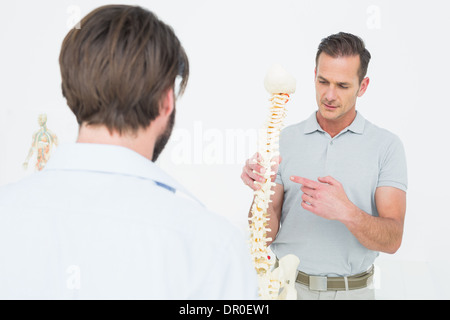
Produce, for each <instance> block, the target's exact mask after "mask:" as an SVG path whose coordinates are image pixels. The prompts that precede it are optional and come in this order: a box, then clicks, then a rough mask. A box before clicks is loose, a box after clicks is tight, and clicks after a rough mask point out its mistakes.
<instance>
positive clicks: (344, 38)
mask: <svg viewBox="0 0 450 320" xmlns="http://www.w3.org/2000/svg"><path fill="white" fill-rule="evenodd" d="M322 52H324V53H326V54H327V55H329V56H331V57H333V58H337V57H346V56H356V55H359V60H360V66H359V70H358V76H359V82H361V81H363V79H364V77H365V76H366V74H367V68H368V66H369V62H370V58H371V55H370V52H369V51H368V50H367V49H366V46H365V44H364V41H363V40H362V39H361V38H360V37H358V36H355V35H353V34H351V33H345V32H339V33H337V34H333V35H331V36H329V37H327V38H324V39H322V41H321V42H320V44H319V48H318V50H317V54H316V67H317V63H318V61H319V56H320V54H321V53H322Z"/></svg>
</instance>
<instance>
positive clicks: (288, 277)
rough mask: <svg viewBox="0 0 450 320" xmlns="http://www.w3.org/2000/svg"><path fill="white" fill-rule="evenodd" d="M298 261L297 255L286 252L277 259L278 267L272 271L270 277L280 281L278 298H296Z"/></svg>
mask: <svg viewBox="0 0 450 320" xmlns="http://www.w3.org/2000/svg"><path fill="white" fill-rule="evenodd" d="M299 263H300V260H299V258H297V256H295V255H293V254H288V255H286V256H284V257H283V258H281V259H280V260H279V261H278V267H277V268H275V269H274V270H273V271H272V274H271V276H272V278H273V279H276V280H278V281H279V282H280V288H281V291H280V292H279V294H278V300H296V299H297V290H296V289H295V280H296V278H297V267H298V265H299Z"/></svg>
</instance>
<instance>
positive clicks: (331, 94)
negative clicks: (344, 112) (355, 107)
mask: <svg viewBox="0 0 450 320" xmlns="http://www.w3.org/2000/svg"><path fill="white" fill-rule="evenodd" d="M325 98H326V99H327V100H328V101H330V102H331V101H334V100H336V88H334V86H329V87H328V89H327V92H326V95H325Z"/></svg>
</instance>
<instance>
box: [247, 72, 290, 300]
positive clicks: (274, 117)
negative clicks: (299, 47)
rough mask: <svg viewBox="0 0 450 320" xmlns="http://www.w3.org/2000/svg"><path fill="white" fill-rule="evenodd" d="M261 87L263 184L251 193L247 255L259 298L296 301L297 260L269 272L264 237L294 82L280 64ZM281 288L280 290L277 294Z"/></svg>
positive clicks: (270, 263) (282, 261) (270, 262)
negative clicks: (264, 100) (265, 111)
mask: <svg viewBox="0 0 450 320" xmlns="http://www.w3.org/2000/svg"><path fill="white" fill-rule="evenodd" d="M264 86H265V88H266V90H267V91H268V92H269V93H270V94H271V97H270V98H269V101H270V106H269V118H268V120H267V122H266V124H265V126H264V128H263V130H262V131H261V132H262V135H261V137H260V140H261V141H260V145H259V153H260V155H261V156H262V159H263V160H262V161H261V163H260V165H261V166H263V167H264V168H265V173H264V174H263V175H262V176H263V178H264V181H265V182H262V183H261V182H256V183H258V184H259V185H260V186H261V188H260V189H259V190H257V191H255V193H254V202H253V206H252V209H251V212H252V215H251V218H250V227H249V229H250V244H251V248H250V253H251V256H252V258H253V264H254V266H255V269H256V272H257V274H258V281H259V295H260V297H261V298H262V299H278V298H281V299H283V298H284V299H291V298H293V299H296V297H297V293H296V290H295V275H296V270H297V266H298V264H299V261H298V258H297V257H295V256H292V255H288V256H286V257H283V258H282V259H280V267H278V268H276V269H275V270H273V271H272V270H271V269H272V266H273V264H274V261H273V259H272V260H271V259H270V254H269V251H270V249H269V248H268V246H267V243H269V242H271V241H272V239H271V238H269V237H268V236H267V232H270V231H271V230H270V228H269V227H268V220H269V216H268V214H267V209H268V207H269V203H270V202H271V200H270V197H271V196H272V195H273V194H274V191H273V190H272V187H273V186H274V185H275V183H273V182H272V177H273V175H275V174H276V172H272V170H271V166H272V165H273V164H274V163H273V162H272V159H273V157H276V156H278V155H279V152H278V148H279V137H280V131H281V129H282V127H283V120H284V118H285V116H286V108H285V105H286V104H287V103H288V102H289V100H290V94H293V93H294V92H295V89H296V80H295V78H294V77H293V76H291V75H290V74H289V73H288V72H287V71H286V70H285V69H284V68H283V67H281V66H280V65H274V66H272V67H271V68H270V69H269V71H268V73H267V75H266V77H265V79H264ZM280 288H283V291H281V294H280Z"/></svg>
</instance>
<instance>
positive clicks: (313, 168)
mask: <svg viewBox="0 0 450 320" xmlns="http://www.w3.org/2000/svg"><path fill="white" fill-rule="evenodd" d="M369 61H370V53H369V52H368V50H367V49H366V48H365V45H364V42H363V41H362V40H361V39H360V38H359V37H357V36H354V35H352V34H347V33H342V32H341V33H339V34H335V35H331V36H329V37H327V38H325V39H323V40H322V42H321V43H320V45H319V50H318V52H317V56H316V69H315V87H316V100H317V105H318V111H316V112H314V113H313V114H312V115H311V116H310V117H309V118H308V119H307V120H305V121H303V122H300V123H298V124H295V125H292V126H289V127H287V128H285V129H284V130H283V131H282V133H281V137H280V155H281V158H280V159H279V163H280V165H279V167H278V173H277V175H276V180H275V182H276V186H275V187H274V191H275V194H274V196H272V201H273V202H272V203H271V205H270V207H269V209H268V213H269V215H270V221H269V227H270V228H271V232H270V233H269V235H268V236H269V237H272V238H273V239H275V240H274V241H273V243H272V244H271V249H272V250H273V252H274V253H275V254H276V256H277V257H279V258H281V257H283V256H285V255H286V254H295V255H296V256H298V258H299V259H300V265H299V273H298V276H297V284H296V287H297V291H298V297H299V299H341V298H343V299H348V298H350V299H374V291H373V288H372V286H371V285H370V284H371V279H372V274H373V267H372V266H373V263H374V260H375V258H376V257H377V256H378V253H379V252H386V253H395V252H396V251H397V250H398V248H399V247H400V244H401V240H402V235H403V223H404V217H405V212H406V190H407V175H406V160H405V152H404V149H403V145H402V143H401V141H400V139H399V138H398V137H397V136H395V135H394V134H392V133H390V132H389V131H387V130H385V129H381V128H379V127H377V126H376V125H374V124H372V123H370V122H369V121H367V120H366V119H364V117H363V116H362V115H361V113H360V112H358V111H356V101H357V98H358V97H361V96H362V95H363V94H364V93H365V91H366V90H367V87H368V85H369V78H368V77H366V73H367V67H368V64H369ZM258 156H259V155H255V156H254V157H253V158H251V159H249V160H247V162H246V165H245V166H244V168H243V172H242V175H241V179H242V180H243V181H244V183H246V184H247V185H249V186H250V187H251V188H252V189H254V190H256V189H257V188H259V186H258V185H257V184H255V183H254V182H255V181H261V180H260V179H261V177H260V176H259V175H258V172H259V171H260V170H262V167H261V166H260V165H259V164H258V163H257V162H258ZM281 159H282V161H281Z"/></svg>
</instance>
